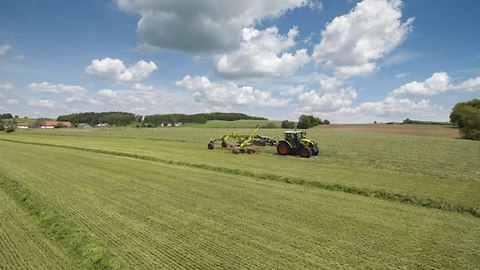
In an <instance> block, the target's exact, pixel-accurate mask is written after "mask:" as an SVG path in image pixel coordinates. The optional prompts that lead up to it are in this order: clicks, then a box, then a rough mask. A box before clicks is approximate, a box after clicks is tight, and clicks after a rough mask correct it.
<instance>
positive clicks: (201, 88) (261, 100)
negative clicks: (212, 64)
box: [175, 75, 288, 107]
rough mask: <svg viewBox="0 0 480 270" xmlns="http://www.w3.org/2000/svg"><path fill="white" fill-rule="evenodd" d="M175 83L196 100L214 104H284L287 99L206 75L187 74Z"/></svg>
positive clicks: (269, 105) (267, 105)
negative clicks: (213, 79) (219, 81)
mask: <svg viewBox="0 0 480 270" xmlns="http://www.w3.org/2000/svg"><path fill="white" fill-rule="evenodd" d="M175 85H176V86H178V87H181V88H184V89H187V90H190V91H192V92H193V96H194V99H195V102H197V103H202V104H208V105H212V106H227V105H237V106H265V107H277V106H284V105H286V104H287V103H288V101H287V100H279V99H276V98H273V97H272V96H271V94H270V93H269V92H266V91H261V90H259V89H255V88H253V87H251V86H241V87H240V86H238V85H237V84H235V83H233V82H231V81H227V82H223V83H218V82H211V81H210V80H209V79H208V78H207V77H205V76H195V77H190V76H188V75H187V76H185V77H184V78H183V79H182V80H180V81H176V82H175Z"/></svg>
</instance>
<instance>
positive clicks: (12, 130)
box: [5, 126, 15, 133]
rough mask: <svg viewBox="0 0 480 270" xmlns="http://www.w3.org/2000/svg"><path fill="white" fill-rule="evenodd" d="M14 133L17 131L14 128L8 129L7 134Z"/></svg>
mask: <svg viewBox="0 0 480 270" xmlns="http://www.w3.org/2000/svg"><path fill="white" fill-rule="evenodd" d="M14 131H15V128H14V127H13V126H11V127H9V128H7V129H6V130H5V132H7V133H12V132H14Z"/></svg>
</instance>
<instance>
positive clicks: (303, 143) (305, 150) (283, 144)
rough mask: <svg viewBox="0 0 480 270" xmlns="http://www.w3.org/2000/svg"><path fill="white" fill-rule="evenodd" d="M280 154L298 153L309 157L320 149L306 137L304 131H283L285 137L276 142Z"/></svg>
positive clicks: (315, 154) (316, 153)
mask: <svg viewBox="0 0 480 270" xmlns="http://www.w3.org/2000/svg"><path fill="white" fill-rule="evenodd" d="M277 152H278V154H280V155H300V156H301V157H304V158H309V157H311V156H312V155H314V156H317V155H318V153H319V152H320V150H319V149H318V146H317V143H316V142H314V141H312V140H309V139H307V138H306V133H305V131H285V139H284V140H280V141H279V142H278V144H277Z"/></svg>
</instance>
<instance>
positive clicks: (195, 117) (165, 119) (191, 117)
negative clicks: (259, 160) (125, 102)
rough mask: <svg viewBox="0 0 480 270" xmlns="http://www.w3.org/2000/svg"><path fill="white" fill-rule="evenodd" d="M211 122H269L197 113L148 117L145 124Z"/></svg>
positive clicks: (245, 116) (215, 113) (251, 118)
mask: <svg viewBox="0 0 480 270" xmlns="http://www.w3.org/2000/svg"><path fill="white" fill-rule="evenodd" d="M209 120H223V121H236V120H268V119H266V118H263V117H257V116H250V115H246V114H243V113H222V112H214V113H197V114H154V115H146V116H145V118H144V122H146V123H150V124H155V125H160V124H161V123H198V124H205V123H206V122H207V121H209Z"/></svg>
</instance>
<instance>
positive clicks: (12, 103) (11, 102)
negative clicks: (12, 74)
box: [7, 99, 18, 105]
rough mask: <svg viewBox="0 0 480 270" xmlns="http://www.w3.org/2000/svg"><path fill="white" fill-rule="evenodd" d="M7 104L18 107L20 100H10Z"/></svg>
mask: <svg viewBox="0 0 480 270" xmlns="http://www.w3.org/2000/svg"><path fill="white" fill-rule="evenodd" d="M7 104H10V105H17V104H18V99H9V100H7Z"/></svg>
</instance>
